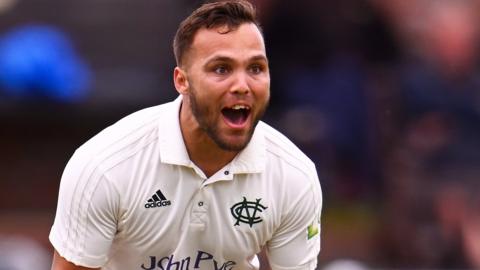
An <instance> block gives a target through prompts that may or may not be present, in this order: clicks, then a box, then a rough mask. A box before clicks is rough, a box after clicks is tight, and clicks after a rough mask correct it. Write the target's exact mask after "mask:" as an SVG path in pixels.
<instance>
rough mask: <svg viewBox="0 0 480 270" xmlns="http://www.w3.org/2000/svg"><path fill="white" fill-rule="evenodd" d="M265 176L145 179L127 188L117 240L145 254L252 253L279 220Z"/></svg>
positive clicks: (178, 174)
mask: <svg viewBox="0 0 480 270" xmlns="http://www.w3.org/2000/svg"><path fill="white" fill-rule="evenodd" d="M165 175H168V177H164V176H165ZM263 177H264V176H262V175H261V174H257V175H246V174H240V175H234V176H233V179H229V180H221V179H220V180H218V181H214V182H211V183H208V184H205V183H206V181H205V180H202V179H201V178H199V177H197V176H196V175H195V173H194V172H193V171H188V170H177V171H175V170H174V171H167V172H165V171H163V170H160V171H158V172H157V173H154V174H152V176H151V177H148V176H147V177H144V179H143V183H142V184H141V185H136V186H135V185H131V186H130V187H129V188H127V189H126V190H125V196H124V200H123V201H122V203H121V205H122V213H121V214H120V215H119V221H118V234H117V242H118V243H121V245H120V246H122V247H123V248H130V249H136V250H142V251H143V253H144V255H145V256H147V257H152V256H156V257H158V258H166V257H168V256H173V255H175V256H176V257H179V258H188V257H189V256H193V255H194V254H198V253H199V252H205V253H206V254H211V255H212V257H222V258H224V259H225V260H232V261H236V260H238V259H245V258H247V257H249V256H252V255H253V254H256V253H258V252H259V251H260V250H261V248H262V246H263V245H265V243H266V241H268V239H270V238H271V236H272V234H273V232H274V230H275V227H276V226H277V225H278V219H279V218H278V216H279V215H278V214H277V209H276V206H275V197H273V196H272V194H273V192H272V190H271V188H272V187H270V186H269V185H268V181H267V179H264V178H263ZM165 256H166V257H165Z"/></svg>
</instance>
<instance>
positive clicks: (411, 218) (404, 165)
mask: <svg viewBox="0 0 480 270" xmlns="http://www.w3.org/2000/svg"><path fill="white" fill-rule="evenodd" d="M372 3H375V5H376V6H377V7H378V8H379V10H382V11H383V12H384V14H385V17H387V18H389V19H390V22H391V25H392V28H393V29H395V31H396V33H397V35H398V37H399V40H401V41H402V44H403V45H404V50H403V52H404V55H403V57H402V59H403V60H402V61H401V62H400V63H399V65H398V68H397V69H396V73H397V77H396V79H394V80H392V82H391V88H392V89H394V90H393V91H392V92H393V93H395V95H394V96H395V98H393V99H392V100H395V101H396V103H395V104H391V107H392V108H395V112H394V113H393V115H394V117H393V118H392V119H394V120H395V121H394V132H392V133H391V135H392V136H390V137H386V138H384V139H385V140H388V141H389V146H390V147H389V149H390V150H389V151H388V152H387V154H386V160H387V166H386V167H385V178H386V180H387V181H386V186H387V188H386V194H385V195H386V197H385V198H386V201H387V204H386V207H385V218H386V224H385V226H384V227H383V228H384V233H385V238H384V241H385V242H384V243H386V245H387V246H388V247H387V248H386V249H383V250H385V251H387V254H386V255H387V261H388V265H389V266H394V267H421V268H439V269H442V268H443V269H445V268H449V269H453V268H455V269H471V268H479V267H480V265H479V264H478V262H479V260H480V252H479V251H478V250H479V247H478V243H480V239H479V238H478V234H479V233H478V232H477V231H478V228H479V227H478V213H476V212H478V211H476V212H475V211H473V209H475V206H474V205H475V203H474V202H473V201H472V199H473V198H474V197H475V195H474V194H478V192H479V191H480V190H479V189H478V184H476V183H475V182H478V181H476V180H477V179H478V178H479V177H480V169H479V168H480V155H479V154H478V152H479V151H478V150H479V149H480V125H479V123H480V92H479V91H478V89H480V69H479V65H478V64H479V47H478V41H479V30H480V29H479V21H478V16H477V14H479V11H480V10H479V6H478V5H479V2H478V1H473V0H472V1H469V0H465V1H428V0H422V1H397V0H393V1H375V0H374V1H372ZM477 204H478V202H477ZM472 207H473V208H472ZM476 209H478V206H476ZM474 226H476V227H477V229H472V228H473V227H474Z"/></svg>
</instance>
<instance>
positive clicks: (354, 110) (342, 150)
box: [264, 0, 396, 202]
mask: <svg viewBox="0 0 480 270" xmlns="http://www.w3.org/2000/svg"><path fill="white" fill-rule="evenodd" d="M270 14H272V16H270V17H269V18H268V19H267V20H266V22H265V24H264V28H265V33H266V43H267V46H269V45H270V46H271V48H272V50H271V54H272V55H276V57H278V59H280V60H272V61H273V62H272V63H271V64H272V67H273V68H272V73H275V74H276V76H273V77H274V78H275V77H276V78H279V79H277V80H276V81H273V82H272V89H273V91H272V105H273V106H274V111H276V112H277V114H279V115H281V117H280V122H279V126H280V127H281V128H282V129H283V130H285V132H287V134H289V135H290V136H292V137H293V138H294V140H295V141H296V142H298V143H300V144H302V145H305V146H306V147H305V149H309V150H308V151H309V154H310V155H311V156H312V157H313V158H314V159H315V161H316V164H317V166H318V167H319V168H320V174H321V175H322V176H323V178H324V182H323V183H324V185H325V189H326V190H329V191H330V192H328V194H326V195H327V196H330V198H329V199H332V200H337V201H344V202H345V201H349V202H358V201H359V200H366V201H368V200H371V199H372V198H375V197H376V196H377V195H378V194H379V191H380V186H381V182H382V181H381V179H380V176H379V173H378V166H377V165H375V164H378V162H377V160H378V155H377V154H378V152H377V149H376V147H375V146H374V144H375V143H376V136H377V131H376V120H375V118H376V117H375V114H376V110H377V107H375V105H374V103H375V101H374V99H375V98H376V97H375V93H373V92H372V91H371V87H370V84H371V82H370V80H371V77H372V75H373V74H374V70H375V67H376V66H377V65H378V66H380V65H382V63H388V62H390V61H392V60H393V59H395V57H396V47H395V44H394V41H393V38H392V36H390V35H389V33H388V32H387V29H386V28H385V27H384V26H385V24H384V22H383V21H381V17H379V16H378V14H377V13H376V10H374V9H372V7H371V5H370V4H369V3H368V2H367V1H345V0H340V1H309V0H301V1H295V4H294V6H292V4H291V2H290V1H275V4H274V5H272V11H271V12H270ZM272 59H275V56H274V57H272ZM275 61H276V62H275ZM275 109H276V110H275Z"/></svg>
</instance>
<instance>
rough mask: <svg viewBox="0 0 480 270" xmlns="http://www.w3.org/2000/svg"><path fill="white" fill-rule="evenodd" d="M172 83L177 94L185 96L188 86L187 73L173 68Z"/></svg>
mask: <svg viewBox="0 0 480 270" xmlns="http://www.w3.org/2000/svg"><path fill="white" fill-rule="evenodd" d="M173 82H174V84H175V88H176V89H177V92H178V93H179V94H181V95H185V94H187V93H188V89H189V87H190V85H189V84H188V79H187V73H186V72H185V71H184V70H183V69H181V68H179V67H175V69H174V70H173Z"/></svg>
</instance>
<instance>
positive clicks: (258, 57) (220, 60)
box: [206, 54, 268, 64]
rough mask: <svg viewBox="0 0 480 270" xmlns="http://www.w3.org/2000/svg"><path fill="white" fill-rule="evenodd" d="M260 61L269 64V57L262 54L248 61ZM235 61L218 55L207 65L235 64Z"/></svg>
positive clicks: (208, 61)
mask: <svg viewBox="0 0 480 270" xmlns="http://www.w3.org/2000/svg"><path fill="white" fill-rule="evenodd" d="M258 60H261V61H265V62H267V63H268V59H267V57H266V56H264V55H261V54H259V55H255V56H252V57H250V58H249V59H248V61H258ZM233 61H234V60H233V58H231V57H228V56H223V55H218V56H215V57H213V58H211V59H209V60H207V62H206V64H209V63H212V62H233Z"/></svg>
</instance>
